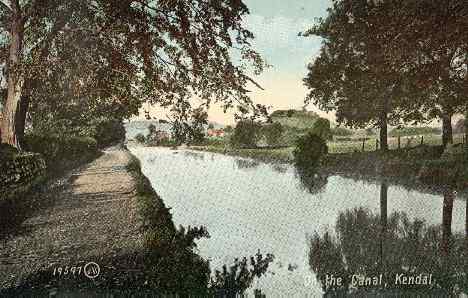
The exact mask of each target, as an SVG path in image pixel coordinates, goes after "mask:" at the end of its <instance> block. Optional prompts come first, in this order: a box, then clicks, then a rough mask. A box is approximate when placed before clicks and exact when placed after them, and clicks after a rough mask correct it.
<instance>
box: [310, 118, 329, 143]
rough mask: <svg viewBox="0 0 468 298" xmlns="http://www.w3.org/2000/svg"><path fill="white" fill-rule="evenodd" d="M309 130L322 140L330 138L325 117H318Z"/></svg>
mask: <svg viewBox="0 0 468 298" xmlns="http://www.w3.org/2000/svg"><path fill="white" fill-rule="evenodd" d="M311 132H312V133H313V134H315V135H317V136H319V137H320V138H322V139H323V140H331V139H332V137H333V135H332V132H331V129H330V121H329V120H328V119H325V118H318V119H317V120H316V121H315V123H314V126H313V127H312V129H311Z"/></svg>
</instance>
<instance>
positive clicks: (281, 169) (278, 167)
mask: <svg viewBox="0 0 468 298" xmlns="http://www.w3.org/2000/svg"><path fill="white" fill-rule="evenodd" d="M271 169H272V170H273V171H275V172H277V173H280V174H284V173H286V172H287V171H288V167H287V166H286V165H285V164H281V163H273V164H271Z"/></svg>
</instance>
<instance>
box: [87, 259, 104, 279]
mask: <svg viewBox="0 0 468 298" xmlns="http://www.w3.org/2000/svg"><path fill="white" fill-rule="evenodd" d="M83 272H84V275H85V276H86V277H87V278H89V279H94V278H96V277H98V276H99V273H101V268H100V267H99V265H98V264H97V263H95V262H88V263H87V264H86V265H85V266H84V268H83Z"/></svg>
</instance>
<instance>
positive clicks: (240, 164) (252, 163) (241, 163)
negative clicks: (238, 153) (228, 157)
mask: <svg viewBox="0 0 468 298" xmlns="http://www.w3.org/2000/svg"><path fill="white" fill-rule="evenodd" d="M235 163H236V166H237V168H238V169H239V170H244V169H255V168H256V167H258V166H259V165H260V162H258V161H256V160H254V159H243V158H237V159H235Z"/></svg>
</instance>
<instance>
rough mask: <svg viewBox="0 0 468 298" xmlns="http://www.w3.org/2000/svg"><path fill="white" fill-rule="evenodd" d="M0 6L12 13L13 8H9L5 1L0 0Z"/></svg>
mask: <svg viewBox="0 0 468 298" xmlns="http://www.w3.org/2000/svg"><path fill="white" fill-rule="evenodd" d="M0 6H1V7H3V8H6V9H7V10H9V11H10V12H13V8H11V6H10V4H9V3H8V4H7V2H6V1H5V0H0Z"/></svg>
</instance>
